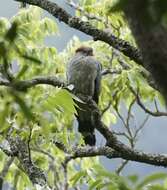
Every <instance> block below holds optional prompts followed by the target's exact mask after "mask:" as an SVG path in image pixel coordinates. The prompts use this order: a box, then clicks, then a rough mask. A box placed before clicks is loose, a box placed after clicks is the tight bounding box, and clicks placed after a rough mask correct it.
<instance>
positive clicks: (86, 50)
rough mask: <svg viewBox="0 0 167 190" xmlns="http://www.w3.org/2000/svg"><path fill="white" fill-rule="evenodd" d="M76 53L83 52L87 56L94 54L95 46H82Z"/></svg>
mask: <svg viewBox="0 0 167 190" xmlns="http://www.w3.org/2000/svg"><path fill="white" fill-rule="evenodd" d="M75 52H76V53H81V54H83V55H86V56H93V48H91V47H86V46H81V47H79V48H78V49H76V51H75Z"/></svg>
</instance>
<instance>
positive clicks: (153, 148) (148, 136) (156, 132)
mask: <svg viewBox="0 0 167 190" xmlns="http://www.w3.org/2000/svg"><path fill="white" fill-rule="evenodd" d="M0 1H1V4H0V17H7V18H9V19H10V18H11V17H12V16H13V15H15V14H16V13H17V11H18V7H19V4H18V2H15V1H14V0H0ZM52 1H54V2H56V3H58V4H59V5H60V6H62V7H63V8H65V9H66V10H67V11H68V12H69V13H71V14H74V10H73V9H72V8H70V7H68V6H67V4H66V3H65V1H64V0H52ZM45 16H49V17H51V18H52V19H54V20H55V22H57V23H58V26H59V32H60V36H52V37H49V38H47V40H46V44H47V45H49V46H55V47H56V48H57V49H58V51H61V50H63V48H65V46H66V44H67V43H68V41H69V40H70V39H71V38H72V36H73V35H76V36H78V37H79V38H80V40H81V41H82V40H89V39H91V37H90V36H87V35H85V34H83V33H82V32H79V31H77V30H75V29H72V28H70V27H69V26H67V25H65V24H63V23H62V22H61V23H59V22H58V21H57V20H56V19H55V18H53V17H52V16H51V15H49V14H48V13H46V12H45ZM134 111H135V114H136V116H137V122H139V123H140V122H141V121H142V120H143V119H144V117H145V116H144V114H143V112H141V110H140V109H138V108H135V110H134ZM121 125H122V124H121V123H120V122H118V124H117V125H115V126H113V128H114V129H116V128H119V127H120V126H121ZM166 136H167V119H166V118H164V117H161V118H153V117H150V119H149V121H148V123H147V126H146V127H145V128H144V130H143V131H142V132H141V134H140V140H139V142H138V144H137V148H138V149H139V150H143V151H146V152H151V153H162V154H165V153H167V146H166V144H167V138H166ZM102 163H103V164H104V166H105V167H106V168H107V169H109V170H113V169H114V168H115V166H116V163H118V161H115V160H109V159H104V158H103V159H102ZM154 171H165V172H167V169H164V168H161V167H154V166H149V165H146V164H141V163H135V162H130V163H129V164H128V166H127V167H126V168H125V170H124V171H123V174H124V175H127V174H134V173H138V174H140V175H141V176H143V175H147V174H150V173H152V172H154Z"/></svg>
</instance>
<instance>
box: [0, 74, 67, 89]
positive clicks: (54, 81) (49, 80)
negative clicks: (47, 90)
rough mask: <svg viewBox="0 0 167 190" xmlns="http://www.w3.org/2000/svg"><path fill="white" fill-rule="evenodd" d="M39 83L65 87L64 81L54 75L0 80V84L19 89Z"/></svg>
mask: <svg viewBox="0 0 167 190" xmlns="http://www.w3.org/2000/svg"><path fill="white" fill-rule="evenodd" d="M39 84H47V85H52V86H54V87H65V83H64V82H63V81H60V80H59V79H58V78H57V77H55V76H47V77H36V78H33V79H29V80H22V81H12V82H10V81H6V80H0V86H7V87H12V88H14V89H16V90H19V91H24V90H27V89H28V88H31V87H34V86H36V85H39Z"/></svg>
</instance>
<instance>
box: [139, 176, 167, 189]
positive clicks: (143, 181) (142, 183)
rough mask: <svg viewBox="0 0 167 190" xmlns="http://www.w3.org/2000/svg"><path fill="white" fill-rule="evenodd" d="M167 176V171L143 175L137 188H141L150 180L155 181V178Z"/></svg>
mask: <svg viewBox="0 0 167 190" xmlns="http://www.w3.org/2000/svg"><path fill="white" fill-rule="evenodd" d="M165 178H167V173H155V174H152V175H150V176H147V177H145V178H144V179H143V180H142V181H141V182H140V183H139V184H138V185H137V188H139V189H140V188H142V187H144V186H146V185H148V184H150V183H152V182H155V181H156V180H162V179H165Z"/></svg>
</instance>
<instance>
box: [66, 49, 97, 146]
mask: <svg viewBox="0 0 167 190" xmlns="http://www.w3.org/2000/svg"><path fill="white" fill-rule="evenodd" d="M67 81H68V84H73V85H74V89H73V93H74V94H76V95H78V94H81V95H82V96H83V97H84V96H85V97H90V98H92V99H93V100H94V101H95V102H96V103H98V98H99V94H100V83H101V64H100V62H98V61H97V60H96V59H95V58H94V57H93V49H92V48H90V47H80V48H78V49H77V50H76V54H75V56H74V57H73V58H72V59H71V60H70V62H69V64H68V66H67ZM80 98H81V97H80ZM78 105H79V107H80V108H79V109H77V112H78V116H77V120H78V125H79V126H78V129H79V132H81V133H82V135H83V137H84V140H85V143H86V144H89V145H95V141H96V140H95V135H94V129H95V126H94V124H93V122H92V116H91V115H92V113H91V111H90V110H89V109H87V106H85V105H84V104H81V103H78Z"/></svg>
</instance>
